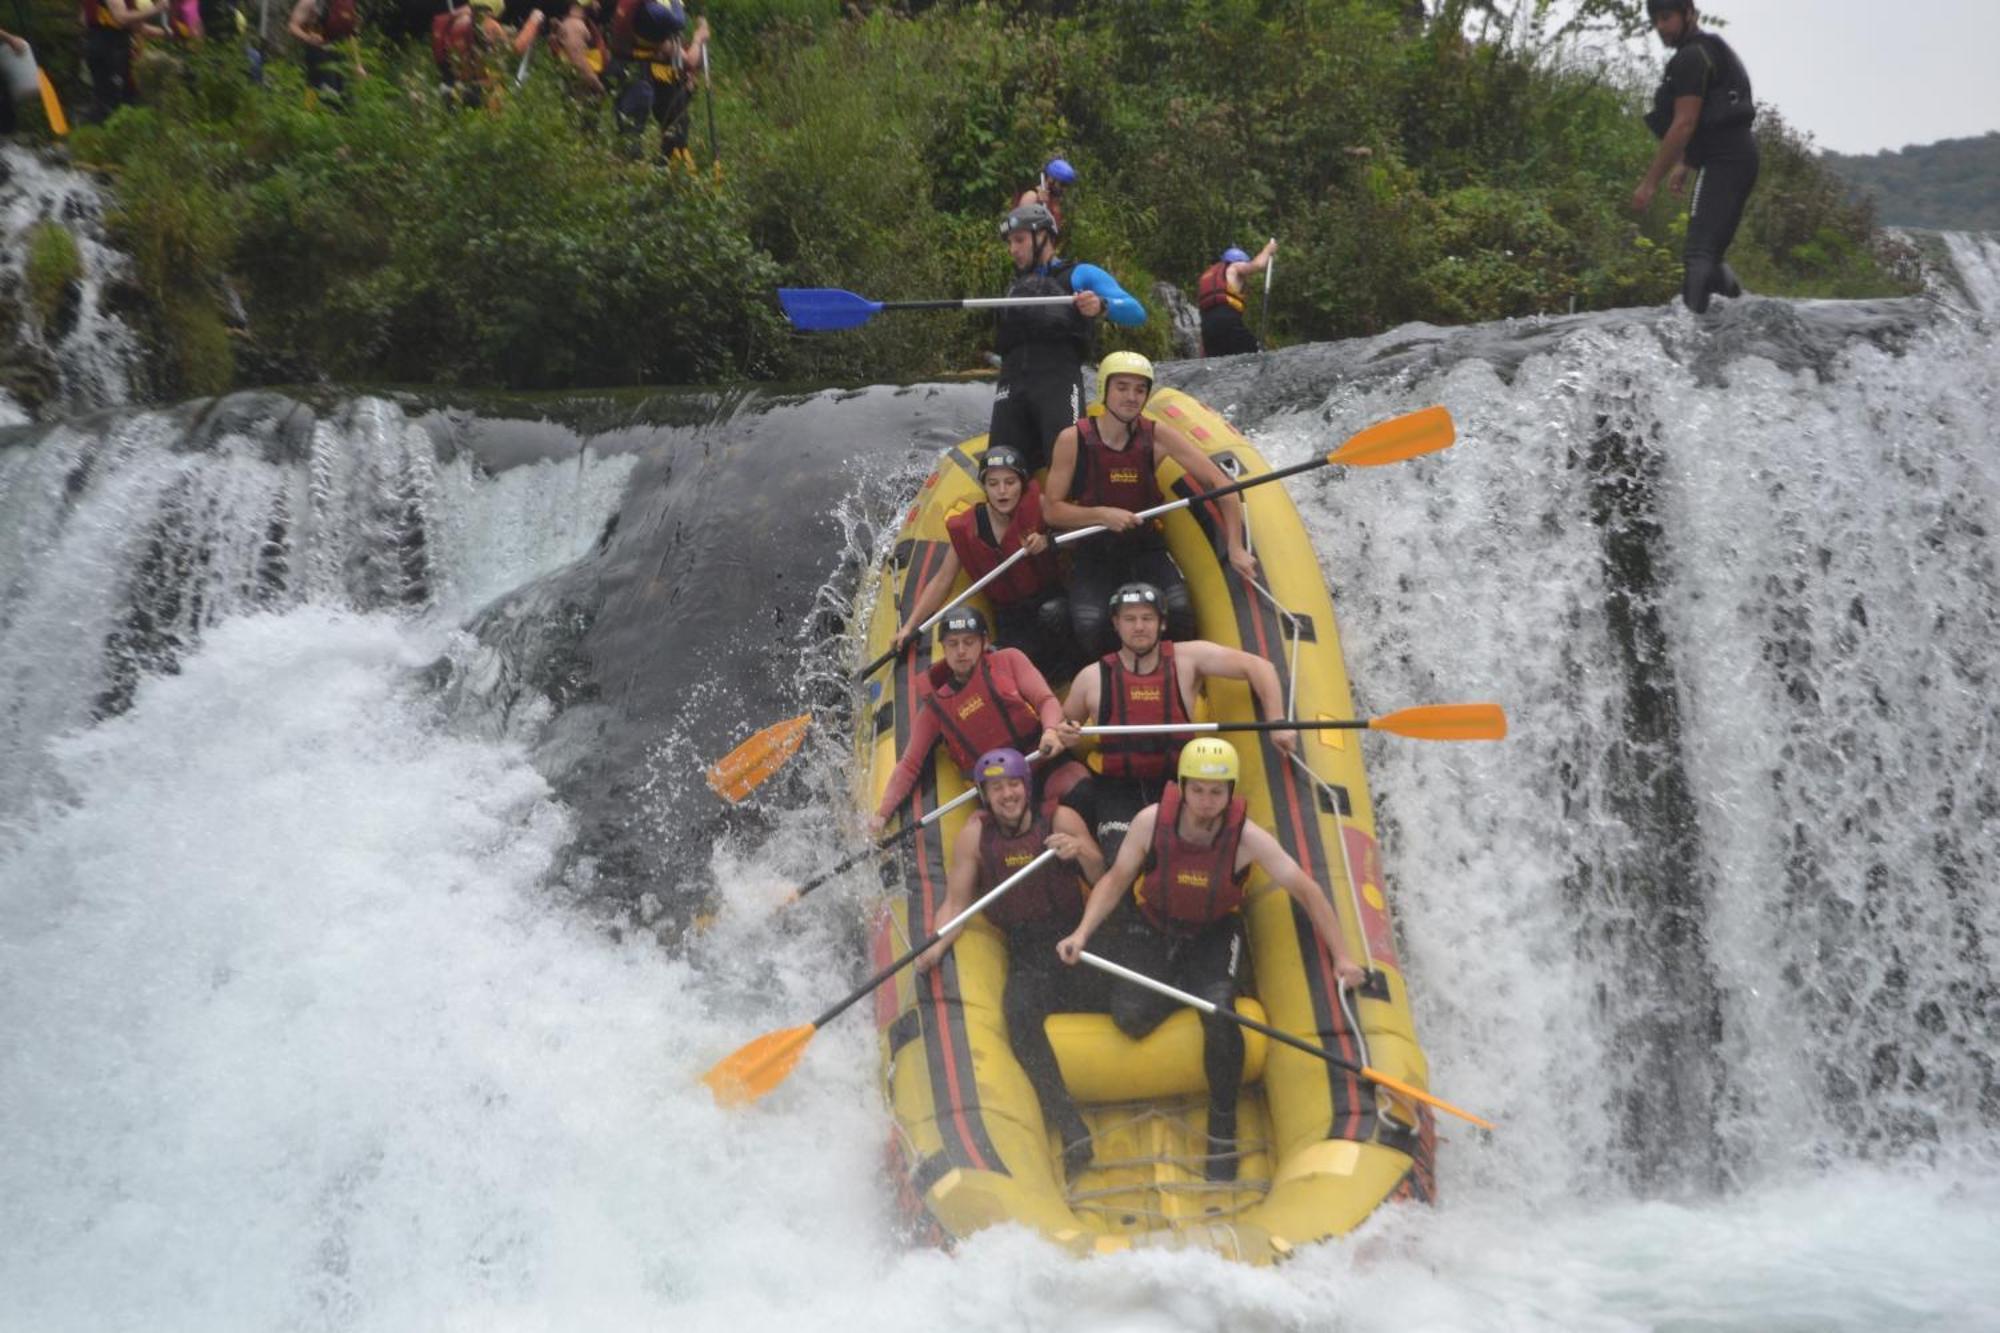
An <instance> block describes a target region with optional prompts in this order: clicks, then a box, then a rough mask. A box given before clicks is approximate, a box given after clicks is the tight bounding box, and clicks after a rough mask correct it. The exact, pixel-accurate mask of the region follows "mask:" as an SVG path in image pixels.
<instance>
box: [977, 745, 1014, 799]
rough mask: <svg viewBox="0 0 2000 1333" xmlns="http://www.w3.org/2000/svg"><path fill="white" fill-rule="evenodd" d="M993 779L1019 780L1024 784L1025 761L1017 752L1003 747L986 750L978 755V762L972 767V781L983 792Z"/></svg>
mask: <svg viewBox="0 0 2000 1333" xmlns="http://www.w3.org/2000/svg"><path fill="white" fill-rule="evenodd" d="M994 778H1019V779H1020V780H1021V781H1023V782H1026V781H1027V780H1028V761H1027V759H1026V758H1025V757H1023V755H1022V754H1021V752H1020V751H1019V750H1010V749H1007V748H1006V747H1004V746H1003V747H1002V748H1000V749H998V750H988V751H987V752H986V753H985V754H982V755H980V756H979V762H978V763H976V764H974V765H973V766H972V780H973V781H974V782H977V783H978V784H979V787H980V790H982V791H984V790H985V789H986V784H987V783H988V782H990V781H992V780H993V779H994Z"/></svg>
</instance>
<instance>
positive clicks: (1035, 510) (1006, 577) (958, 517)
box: [944, 481, 1062, 606]
mask: <svg viewBox="0 0 2000 1333" xmlns="http://www.w3.org/2000/svg"><path fill="white" fill-rule="evenodd" d="M1042 527H1043V525H1042V487H1041V484H1040V483H1039V482H1033V481H1031V482H1029V483H1028V484H1027V486H1026V487H1024V488H1023V489H1022V491H1021V503H1020V506H1019V507H1018V508H1016V509H1015V510H1014V521H1013V523H1011V524H1009V525H1008V528H1007V535H1006V536H1005V537H1004V538H1002V539H1001V541H1000V544H999V545H997V546H996V545H994V544H993V517H992V511H991V510H990V509H989V507H988V506H986V505H983V504H979V505H974V506H972V508H970V509H965V510H961V511H960V512H958V513H956V514H953V515H952V516H951V517H950V518H948V519H946V520H945V523H944V529H945V531H946V532H947V533H949V534H950V535H951V549H952V550H954V551H956V552H957V553H958V563H959V564H961V565H964V566H965V572H966V573H967V574H969V575H971V576H972V577H973V578H974V579H979V578H984V577H985V576H986V575H988V574H991V573H992V572H993V571H994V570H995V569H997V568H999V565H1000V562H1001V561H1002V560H1005V559H1006V558H1007V557H1008V556H1010V555H1012V554H1014V552H1016V551H1018V550H1020V549H1021V539H1022V538H1023V537H1025V536H1027V535H1028V534H1030V533H1035V532H1040V531H1042ZM1061 576H1062V574H1061V567H1060V566H1058V565H1057V564H1056V552H1055V547H1054V546H1053V545H1052V546H1050V547H1049V549H1048V550H1046V551H1043V552H1042V553H1041V554H1040V555H1031V556H1029V557H1027V558H1026V559H1025V560H1019V561H1016V562H1015V564H1014V567H1013V568H1012V569H1009V570H1008V571H1007V572H1006V573H1005V574H1002V575H1001V576H1000V577H999V578H997V579H995V580H993V582H991V583H989V584H987V585H986V593H987V596H989V597H991V598H992V599H993V600H994V601H995V602H997V603H1000V604H1001V605H1003V606H1005V605H1012V604H1013V603H1015V602H1020V601H1025V600H1027V599H1028V598H1030V597H1033V596H1034V595H1035V594H1036V593H1038V592H1040V591H1041V590H1042V589H1044V588H1047V587H1051V586H1053V585H1054V584H1055V582H1056V580H1057V579H1059V578H1060V577H1061Z"/></svg>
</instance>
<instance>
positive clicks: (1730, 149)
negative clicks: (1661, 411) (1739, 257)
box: [1632, 0, 1757, 315]
mask: <svg viewBox="0 0 2000 1333" xmlns="http://www.w3.org/2000/svg"><path fill="white" fill-rule="evenodd" d="M1646 12H1647V13H1648V14H1649V15H1651V17H1652V20H1653V30H1654V31H1655V32H1657V33H1659V34H1660V40H1661V41H1662V42H1665V43H1666V44H1667V45H1668V46H1670V47H1672V48H1673V50H1674V54H1673V58H1672V59H1670V60H1669V61H1667V74H1666V77H1665V78H1664V79H1662V80H1661V81H1660V87H1659V91H1658V92H1656V93H1654V94H1653V109H1652V111H1650V112H1649V113H1648V114H1647V116H1646V128H1647V129H1650V130H1651V131H1652V132H1653V134H1654V135H1655V136H1656V137H1657V138H1658V139H1659V140H1660V151H1659V152H1657V153H1655V154H1654V155H1653V163H1652V165H1651V166H1649V167H1647V168H1646V174H1645V177H1644V178H1643V179H1641V180H1640V182H1639V188H1637V189H1636V190H1634V191H1632V211H1633V212H1635V213H1643V212H1645V211H1646V210H1647V209H1648V208H1650V207H1652V203H1653V195H1654V194H1655V193H1656V192H1657V191H1658V190H1659V188H1660V181H1661V180H1662V179H1663V178H1664V179H1666V180H1667V181H1668V188H1669V189H1671V190H1673V192H1674V193H1675V194H1679V193H1680V192H1681V189H1682V187H1683V186H1684V185H1685V184H1686V181H1687V175H1688V172H1689V171H1690V170H1692V171H1693V172H1694V173H1695V177H1694V200H1693V202H1692V203H1691V204H1690V205H1689V206H1688V228H1687V248H1686V250H1685V251H1684V255H1685V262H1686V265H1687V269H1686V274H1685V276H1684V277H1683V279H1682V282H1681V299H1682V300H1684V301H1686V302H1687V307H1688V309H1690V310H1692V311H1694V312H1695V313H1696V314H1697V315H1699V314H1701V313H1703V312H1704V311H1706V310H1707V309H1708V298H1709V297H1711V296H1714V295H1721V296H1728V297H1736V296H1741V295H1742V294H1743V286H1742V284H1741V283H1739V282H1737V280H1736V274H1735V273H1733V272H1732V271H1731V270H1730V268H1729V265H1728V264H1727V263H1725V262H1723V261H1724V257H1725V256H1726V255H1727V254H1728V253H1729V243H1730V242H1731V241H1733V240H1735V239H1736V226H1737V224H1738V223H1739V222H1741V221H1742V220H1743V207H1744V205H1745V204H1747V203H1748V202H1749V200H1750V191H1751V189H1752V188H1753V187H1754V186H1755V185H1756V184H1757V140H1756V137H1755V136H1754V135H1752V134H1751V132H1750V123H1751V121H1753V120H1754V119H1756V116H1757V105H1756V103H1755V102H1754V101H1752V100H1751V96H1750V74H1749V72H1748V71H1747V70H1745V69H1744V68H1743V62H1742V61H1741V60H1738V59H1737V58H1736V53H1735V52H1734V51H1732V50H1730V49H1729V43H1727V42H1725V41H1723V40H1722V39H1721V38H1720V37H1718V36H1716V35H1715V34H1714V33H1712V32H1704V31H1702V29H1701V25H1700V22H1699V16H1698V15H1697V13H1696V11H1695V7H1694V0H1646Z"/></svg>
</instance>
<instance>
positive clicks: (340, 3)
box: [286, 0, 368, 105]
mask: <svg viewBox="0 0 2000 1333" xmlns="http://www.w3.org/2000/svg"><path fill="white" fill-rule="evenodd" d="M286 31H288V32H290V33H291V35H292V40H293V41H295V42H297V43H298V44H299V46H300V49H301V50H303V51H304V53H305V65H306V87H308V88H310V89H312V90H313V91H314V92H316V93H318V94H319V95H320V97H322V98H324V99H327V100H329V101H331V102H333V103H335V104H336V105H337V104H338V103H339V102H340V100H341V98H343V97H345V96H346V95H347V80H346V79H345V78H343V77H342V76H341V73H340V57H339V56H338V55H336V54H334V50H333V48H334V45H335V44H336V43H338V42H344V41H347V40H348V39H349V38H351V37H353V36H355V35H356V34H357V33H359V32H360V31H361V11H360V9H359V7H358V6H357V5H356V4H355V0H299V2H298V3H297V4H295V5H293V6H292V17H291V20H290V21H289V22H288V23H287V24H286ZM354 72H355V74H356V75H357V76H359V77H362V78H366V77H367V75H368V71H367V70H365V69H363V68H361V54H360V52H359V50H356V51H355V53H354Z"/></svg>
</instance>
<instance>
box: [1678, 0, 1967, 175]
mask: <svg viewBox="0 0 2000 1333" xmlns="http://www.w3.org/2000/svg"><path fill="white" fill-rule="evenodd" d="M1696 5H1697V7H1698V8H1700V9H1701V10H1702V11H1703V12H1705V13H1713V14H1715V15H1716V16H1718V17H1720V18H1724V19H1727V20H1728V24H1727V27H1726V29H1725V30H1724V33H1725V36H1727V38H1728V40H1729V44H1730V45H1731V46H1733V47H1735V48H1736V52H1737V54H1738V55H1740V56H1742V57H1743V63H1744V64H1745V65H1746V66H1747V67H1748V68H1749V70H1750V82H1751V84H1752V85H1753V86H1754V88H1755V89H1756V92H1757V100H1758V101H1760V102H1771V103H1774V104H1775V105H1776V106H1777V107H1778V109H1779V110H1780V111H1781V112H1783V113H1784V116H1785V119H1786V120H1788V121H1789V122H1791V123H1792V124H1793V125H1795V126H1797V127H1798V128H1799V129H1802V130H1805V131H1807V132H1809V133H1810V134H1811V135H1812V136H1813V139H1814V140H1815V141H1816V142H1817V143H1818V145H1819V146H1820V147H1821V148H1831V149H1833V150H1834V151H1835V152H1840V153H1873V152H1876V151H1877V150H1879V149H1883V148H1901V147H1903V146H1904V145H1906V144H1913V143H1931V142H1933V141H1934V140H1937V139H1963V138H1969V137H1971V136H1973V135H1979V134H1984V133H1986V132H1987V131H1988V130H2000V0H1714V3H1712V4H1703V3H1701V0H1696ZM1664 54H1665V48H1664V47H1662V46H1660V44H1659V42H1658V41H1657V40H1655V41H1654V42H1653V44H1652V55H1653V57H1654V58H1655V59H1656V60H1657V59H1659V58H1660V57H1662V56H1664Z"/></svg>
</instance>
